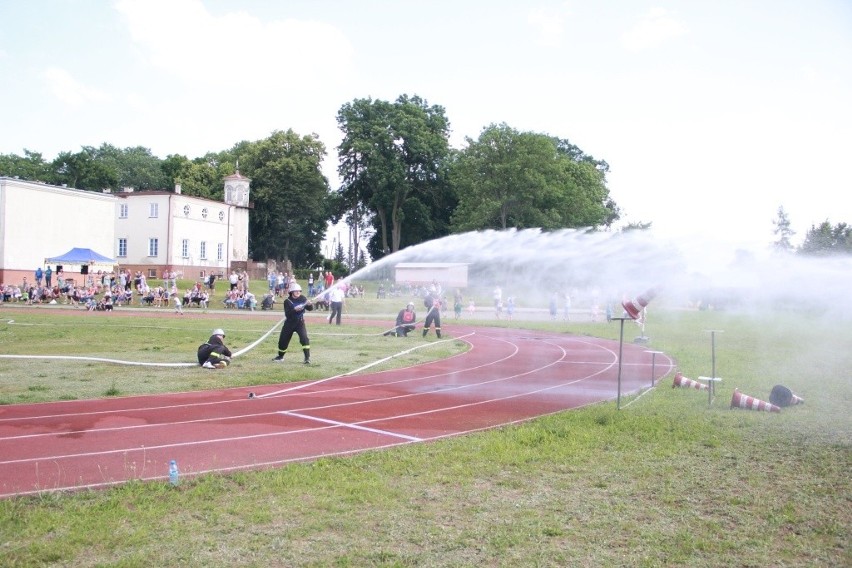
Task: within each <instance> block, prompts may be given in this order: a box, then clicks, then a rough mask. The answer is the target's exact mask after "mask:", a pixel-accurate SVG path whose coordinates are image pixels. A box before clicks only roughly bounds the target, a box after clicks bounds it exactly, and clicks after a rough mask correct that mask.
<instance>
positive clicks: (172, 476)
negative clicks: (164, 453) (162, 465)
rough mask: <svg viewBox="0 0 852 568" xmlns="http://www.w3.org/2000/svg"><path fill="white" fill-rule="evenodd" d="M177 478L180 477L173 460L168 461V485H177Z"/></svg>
mask: <svg viewBox="0 0 852 568" xmlns="http://www.w3.org/2000/svg"><path fill="white" fill-rule="evenodd" d="M179 476H180V473H179V472H178V466H177V462H176V461H175V460H172V461H170V462H169V483H171V484H172V485H177V484H178V477H179Z"/></svg>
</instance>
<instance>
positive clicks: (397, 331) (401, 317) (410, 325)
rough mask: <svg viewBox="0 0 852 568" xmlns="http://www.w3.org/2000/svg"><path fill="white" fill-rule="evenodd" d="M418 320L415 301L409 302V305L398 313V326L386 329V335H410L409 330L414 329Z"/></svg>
mask: <svg viewBox="0 0 852 568" xmlns="http://www.w3.org/2000/svg"><path fill="white" fill-rule="evenodd" d="M416 321H417V312H415V311H414V302H408V305H407V306H405V307H404V308H403V309H401V310H399V313H398V314H396V328H394V329H392V330H390V331H386V332H385V335H396V336H397V337H408V332H410V331H414V326H415V324H414V322H416Z"/></svg>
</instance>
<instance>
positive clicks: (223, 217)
mask: <svg viewBox="0 0 852 568" xmlns="http://www.w3.org/2000/svg"><path fill="white" fill-rule="evenodd" d="M219 220H220V221H224V220H225V212H224V211H219Z"/></svg>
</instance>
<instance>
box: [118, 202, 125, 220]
mask: <svg viewBox="0 0 852 568" xmlns="http://www.w3.org/2000/svg"><path fill="white" fill-rule="evenodd" d="M118 218H119V219H127V203H122V204H121V205H119V206H118Z"/></svg>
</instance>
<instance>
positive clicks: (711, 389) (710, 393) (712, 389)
mask: <svg viewBox="0 0 852 568" xmlns="http://www.w3.org/2000/svg"><path fill="white" fill-rule="evenodd" d="M706 331H707V332H708V333H710V369H711V374H710V380H709V381H707V382H708V383H709V384H708V385H707V406H710V405H711V404H713V397H714V396H716V332H717V331H718V332H720V333H721V332H722V331H723V330H721V329H708V330H706Z"/></svg>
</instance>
